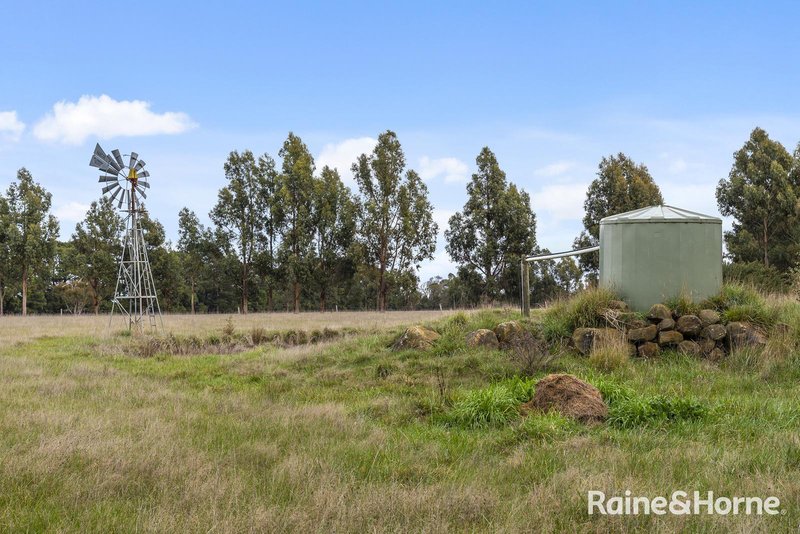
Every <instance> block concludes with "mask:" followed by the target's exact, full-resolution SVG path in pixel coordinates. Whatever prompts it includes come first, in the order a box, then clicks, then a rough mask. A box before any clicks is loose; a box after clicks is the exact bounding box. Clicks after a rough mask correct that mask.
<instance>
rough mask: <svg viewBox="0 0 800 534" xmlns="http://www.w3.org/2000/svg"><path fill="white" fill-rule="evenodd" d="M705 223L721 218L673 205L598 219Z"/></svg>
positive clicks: (601, 222) (620, 221)
mask: <svg viewBox="0 0 800 534" xmlns="http://www.w3.org/2000/svg"><path fill="white" fill-rule="evenodd" d="M671 222H678V223H680V222H683V223H707V224H722V219H720V218H718V217H712V216H711V215H703V214H702V213H696V212H694V211H689V210H684V209H681V208H676V207H674V206H650V207H648V208H641V209H638V210H633V211H628V212H625V213H617V214H616V215H609V216H608V217H604V218H603V219H601V220H600V224H633V223H671Z"/></svg>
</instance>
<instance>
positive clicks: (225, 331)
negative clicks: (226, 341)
mask: <svg viewBox="0 0 800 534" xmlns="http://www.w3.org/2000/svg"><path fill="white" fill-rule="evenodd" d="M235 333H236V328H235V327H234V326H233V317H228V320H227V321H225V326H223V327H222V335H223V336H224V337H227V338H231V337H233V335H234V334H235Z"/></svg>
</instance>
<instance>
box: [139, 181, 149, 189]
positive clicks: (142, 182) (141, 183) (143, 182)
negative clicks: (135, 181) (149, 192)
mask: <svg viewBox="0 0 800 534" xmlns="http://www.w3.org/2000/svg"><path fill="white" fill-rule="evenodd" d="M139 185H140V186H143V187H146V188H148V189H150V184H148V183H147V182H146V181H145V180H139Z"/></svg>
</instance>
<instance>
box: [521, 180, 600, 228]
mask: <svg viewBox="0 0 800 534" xmlns="http://www.w3.org/2000/svg"><path fill="white" fill-rule="evenodd" d="M588 187H589V184H585V183H571V184H552V185H546V186H544V187H543V188H542V189H541V190H539V191H538V192H535V193H533V194H532V195H531V204H532V205H533V210H534V211H535V212H536V215H537V217H541V214H545V213H546V214H547V215H548V218H549V219H550V220H552V221H568V220H581V219H582V218H583V201H584V200H585V199H586V189H587V188H588Z"/></svg>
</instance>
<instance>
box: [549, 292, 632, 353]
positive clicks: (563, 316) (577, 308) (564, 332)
mask: <svg viewBox="0 0 800 534" xmlns="http://www.w3.org/2000/svg"><path fill="white" fill-rule="evenodd" d="M615 299H616V296H615V295H614V293H613V292H611V291H609V290H608V289H601V288H592V289H586V290H584V291H581V292H580V293H578V294H576V295H575V296H573V297H572V298H570V299H568V300H564V301H560V302H557V303H556V304H554V305H553V306H551V307H550V308H549V309H548V310H546V311H545V312H544V315H543V316H542V333H543V335H544V337H545V339H546V340H547V341H548V342H550V343H556V342H558V341H560V340H562V339H564V338H567V337H569V336H571V335H572V332H573V331H574V330H575V329H576V328H579V327H601V326H606V321H605V319H604V317H603V312H604V311H605V310H606V309H608V306H609V304H610V302H611V301H612V300H615Z"/></svg>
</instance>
